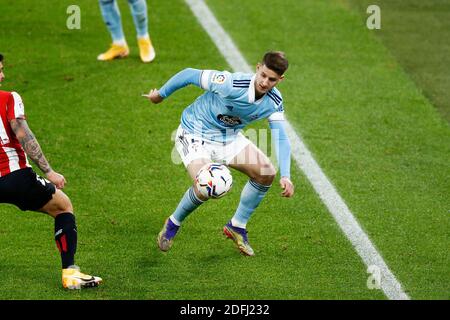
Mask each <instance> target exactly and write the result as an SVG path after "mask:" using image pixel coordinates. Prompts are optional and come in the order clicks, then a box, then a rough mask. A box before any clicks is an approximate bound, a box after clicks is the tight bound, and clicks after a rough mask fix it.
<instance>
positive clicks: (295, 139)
mask: <svg viewBox="0 0 450 320" xmlns="http://www.w3.org/2000/svg"><path fill="white" fill-rule="evenodd" d="M185 1H186V3H187V4H188V5H189V7H190V8H191V10H192V12H193V13H194V15H195V16H196V17H197V19H198V21H199V22H200V24H201V25H202V27H203V28H204V29H205V31H206V32H207V33H208V34H209V36H210V37H211V39H212V40H213V42H214V44H215V45H216V46H217V48H218V49H219V51H220V52H221V53H222V55H223V56H224V57H225V59H226V61H227V62H228V64H229V65H230V67H231V68H232V69H233V70H235V71H242V72H248V73H253V71H252V70H251V68H250V67H249V65H248V64H247V62H246V61H245V59H244V57H243V56H242V54H241V53H240V52H239V49H238V48H237V47H236V45H235V44H234V43H233V41H232V40H231V38H230V36H229V35H228V34H227V33H226V32H225V30H224V29H223V28H222V26H221V25H220V24H219V22H218V21H217V19H216V18H215V16H214V15H213V13H212V12H211V11H210V10H209V8H208V6H207V5H206V4H205V3H204V1H203V0H185ZM286 130H287V133H288V136H289V138H290V140H291V147H292V156H293V157H294V159H295V161H296V163H297V165H298V167H299V168H300V169H301V170H302V171H303V172H304V173H305V175H306V177H307V178H308V180H309V181H310V183H311V184H312V186H313V187H314V190H316V192H317V194H318V195H319V197H320V199H322V201H323V202H324V203H325V205H326V206H327V208H328V210H329V211H330V213H331V214H332V216H333V217H334V219H335V220H336V222H337V223H338V225H339V227H340V228H341V229H342V231H343V232H344V234H345V235H346V236H347V238H348V239H349V240H350V242H351V243H352V245H353V247H354V248H355V250H356V252H357V253H358V254H359V256H360V257H361V258H362V260H363V261H364V263H365V264H366V266H368V267H370V266H373V265H375V266H377V267H378V268H379V270H380V273H381V283H380V286H381V289H382V290H383V292H384V293H385V295H386V296H387V297H388V298H389V299H393V300H409V297H408V295H407V294H406V293H405V292H404V291H403V289H402V286H401V285H400V283H399V282H398V280H397V279H396V278H395V276H394V274H393V273H392V272H391V271H390V270H389V268H388V266H387V265H386V263H385V262H384V260H383V258H382V257H381V255H380V254H379V253H378V251H377V249H376V248H375V246H374V245H373V244H372V242H371V241H370V239H369V237H368V236H367V235H366V234H365V232H364V231H363V230H362V228H361V226H360V225H359V223H358V222H357V221H356V219H355V217H354V216H353V214H352V213H351V212H350V210H349V208H348V207H347V205H346V204H345V202H344V200H343V199H342V198H341V197H340V196H339V194H338V192H337V191H336V189H335V188H334V186H333V185H332V183H331V182H330V181H329V180H328V178H327V177H326V176H325V174H324V173H323V171H322V169H321V168H320V167H319V165H318V164H317V162H316V161H315V160H314V158H313V156H312V155H311V152H310V151H309V150H308V148H307V147H306V146H305V144H304V143H303V141H302V140H301V139H300V137H299V135H298V134H297V133H296V132H295V130H294V128H293V127H292V126H291V124H290V123H289V122H288V121H287V120H286Z"/></svg>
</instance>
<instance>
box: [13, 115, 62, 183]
mask: <svg viewBox="0 0 450 320" xmlns="http://www.w3.org/2000/svg"><path fill="white" fill-rule="evenodd" d="M9 123H10V125H11V129H12V130H13V131H14V134H15V135H16V137H17V139H18V140H19V142H20V144H21V145H22V148H23V149H24V151H25V153H26V154H27V155H28V157H29V158H30V159H31V160H33V162H34V163H35V164H36V165H37V166H38V167H39V169H41V171H42V172H43V173H45V176H46V177H47V179H48V180H50V181H51V182H52V183H53V184H55V185H56V187H57V188H58V189H62V188H64V184H65V182H66V180H65V179H64V177H63V176H62V175H61V174H59V173H57V172H55V171H53V169H52V168H51V167H50V164H49V163H48V161H47V159H46V158H45V155H44V153H43V152H42V149H41V146H40V145H39V142H38V141H37V140H36V137H35V136H34V134H33V132H31V129H30V127H28V123H27V121H26V120H25V119H13V120H11V121H10V122H9Z"/></svg>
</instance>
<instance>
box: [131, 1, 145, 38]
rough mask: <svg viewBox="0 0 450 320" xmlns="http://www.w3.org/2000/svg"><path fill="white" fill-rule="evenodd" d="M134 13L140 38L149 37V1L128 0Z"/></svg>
mask: <svg viewBox="0 0 450 320" xmlns="http://www.w3.org/2000/svg"><path fill="white" fill-rule="evenodd" d="M128 4H129V5H130V9H131V14H132V15H133V21H134V25H135V27H136V33H137V36H138V37H139V38H142V37H148V16H147V2H146V1H145V0H128Z"/></svg>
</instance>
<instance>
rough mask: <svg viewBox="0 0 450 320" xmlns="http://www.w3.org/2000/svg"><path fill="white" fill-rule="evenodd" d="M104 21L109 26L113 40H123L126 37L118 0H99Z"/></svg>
mask: <svg viewBox="0 0 450 320" xmlns="http://www.w3.org/2000/svg"><path fill="white" fill-rule="evenodd" d="M99 3H100V10H101V12H102V16H103V21H105V24H106V26H107V27H108V30H109V33H110V34H111V38H112V40H113V42H116V43H117V42H122V41H124V39H125V36H124V34H123V29H122V21H121V20H120V11H119V7H118V6H117V2H116V0H99Z"/></svg>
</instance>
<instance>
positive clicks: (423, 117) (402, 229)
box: [0, 0, 450, 300]
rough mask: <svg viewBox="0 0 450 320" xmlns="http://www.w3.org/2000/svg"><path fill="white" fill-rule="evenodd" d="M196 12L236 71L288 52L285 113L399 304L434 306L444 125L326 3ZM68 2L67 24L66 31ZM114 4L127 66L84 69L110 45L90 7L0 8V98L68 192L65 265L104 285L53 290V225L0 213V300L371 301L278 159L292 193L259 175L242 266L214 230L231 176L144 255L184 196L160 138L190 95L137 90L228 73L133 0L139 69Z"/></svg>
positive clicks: (390, 60)
mask: <svg viewBox="0 0 450 320" xmlns="http://www.w3.org/2000/svg"><path fill="white" fill-rule="evenodd" d="M206 2H207V4H208V5H209V6H210V7H211V9H212V11H213V12H214V13H215V14H216V16H217V18H218V20H219V21H220V22H221V23H222V25H223V27H224V28H225V30H227V32H229V34H230V36H231V37H232V38H233V39H234V41H235V42H236V44H237V46H238V47H239V49H240V50H241V52H242V53H243V55H244V56H245V58H246V60H247V61H248V62H249V63H250V64H251V65H254V64H256V62H258V60H259V59H260V58H261V56H262V54H263V53H264V52H265V51H266V50H269V49H278V50H283V51H285V52H286V53H287V56H288V58H289V60H290V64H291V66H290V68H289V70H288V72H287V74H286V79H285V81H284V82H283V83H282V84H280V86H279V89H280V90H281V92H282V93H283V98H284V101H285V109H286V115H287V118H288V119H289V120H290V122H291V123H292V124H293V125H294V127H295V128H296V130H297V132H298V133H299V134H300V135H301V136H302V137H303V139H304V141H305V142H306V144H307V145H308V147H309V148H310V150H311V151H312V152H313V154H314V156H315V158H316V160H317V161H318V163H319V164H320V166H321V167H322V169H323V171H324V172H325V173H326V174H327V176H328V177H329V179H330V180H331V181H332V182H333V184H334V185H335V186H336V189H337V190H338V191H339V193H340V194H341V196H342V197H343V199H344V200H345V201H346V203H347V205H348V206H349V208H350V210H352V212H353V213H354V214H355V217H356V218H357V219H358V221H359V222H360V224H361V226H362V227H363V229H364V230H365V231H366V233H367V234H368V236H369V237H370V239H371V240H372V241H373V243H374V244H375V245H376V247H377V249H378V250H379V252H380V253H381V255H382V256H383V258H384V259H385V261H386V263H387V264H388V266H389V267H390V269H391V271H392V272H393V273H394V274H395V275H396V277H397V279H398V280H399V281H400V282H401V283H402V286H403V288H404V290H405V291H406V293H407V294H408V295H409V296H410V297H411V298H412V299H449V292H450V273H449V265H450V256H449V250H448V248H449V245H450V238H449V230H450V220H449V209H450V198H449V194H450V185H449V176H450V167H449V155H450V144H449V141H450V129H449V126H448V122H447V121H446V120H445V116H444V117H443V116H442V114H444V115H445V112H438V111H437V110H436V108H435V107H434V106H433V104H432V102H431V101H430V100H429V98H427V95H425V94H424V93H423V92H422V90H421V89H420V88H419V87H418V84H417V83H418V82H417V81H416V82H415V79H411V78H410V76H409V74H408V69H404V68H403V67H402V66H401V65H400V64H399V62H398V61H397V60H396V58H395V57H394V56H393V55H392V53H391V51H389V49H388V48H387V47H386V46H385V44H384V43H383V42H382V41H380V39H379V37H377V35H376V32H377V31H370V30H368V29H367V28H366V27H365V21H364V19H362V18H361V17H362V16H364V12H363V13H362V15H361V12H358V10H356V9H355V7H353V6H351V5H349V4H348V2H347V1H343V0H340V1H338V0H336V1H315V0H305V1H301V2H300V1H297V0H283V1H262V3H261V1H257V0H246V1H239V0H226V1H225V0H220V1H212V0H209V1H206ZM43 3H45V4H43ZM71 4H77V5H79V6H80V8H81V29H80V30H69V29H67V28H66V19H67V18H68V15H67V14H66V8H67V7H68V6H69V5H71ZM119 6H120V8H121V11H122V20H123V23H124V29H125V33H126V35H127V40H128V44H129V45H130V49H131V55H130V56H129V57H128V58H126V59H123V60H118V61H113V62H110V63H101V62H98V61H96V56H97V55H98V54H99V53H100V52H102V51H103V50H105V49H106V48H107V46H108V45H109V42H110V38H109V35H108V33H107V30H106V28H105V26H104V24H103V21H102V19H101V16H100V11H99V8H98V4H97V1H92V0H76V1H69V0H48V1H45V2H39V1H26V0H14V1H12V0H0V8H1V11H0V19H1V24H2V27H1V29H0V52H1V53H3V54H4V55H5V62H4V64H5V74H6V81H5V82H4V83H3V85H2V87H1V89H2V90H8V91H13V90H14V91H17V92H19V93H20V94H21V95H22V97H23V99H24V103H25V108H26V111H27V115H28V122H29V124H30V126H31V128H32V130H33V131H34V133H35V135H36V136H37V138H38V140H39V142H40V143H41V146H42V147H43V150H44V152H45V154H46V155H47V157H48V158H49V160H50V163H51V164H52V166H53V167H54V168H55V169H56V170H57V171H60V172H61V173H63V174H64V175H65V177H66V179H67V181H68V184H67V187H66V188H65V192H66V193H67V194H68V195H69V197H70V198H71V200H72V202H73V204H74V207H75V213H76V216H77V223H78V231H79V245H78V252H77V256H76V260H77V264H79V265H80V266H81V268H82V270H84V271H86V272H88V273H93V274H96V275H99V276H101V277H103V279H104V284H103V285H102V286H101V287H99V288H96V289H92V290H85V291H80V292H67V291H65V290H63V289H62V288H61V282H60V277H61V274H60V272H61V270H60V258H59V254H58V253H57V249H56V246H55V244H54V241H53V221H52V219H51V218H49V217H47V216H44V215H41V214H38V213H31V212H21V211H19V210H18V209H16V208H15V207H12V206H8V205H4V204H2V205H0V256H1V258H0V299H175V300H178V299H283V300H284V299H286V300H288V299H386V297H385V296H384V294H383V292H382V291H381V290H369V289H368V287H367V279H368V276H369V274H368V273H367V267H366V266H365V265H364V264H363V262H362V260H361V259H360V257H359V256H358V255H357V253H356V251H355V250H354V249H353V247H352V246H351V244H350V242H349V241H348V240H347V239H346V238H345V236H344V234H343V233H342V232H341V230H340V229H339V227H338V226H337V224H336V223H335V221H334V220H333V218H332V217H331V215H330V214H329V212H328V211H327V209H326V207H325V206H324V205H323V203H322V202H321V201H320V199H319V197H318V196H317V194H316V193H315V192H314V190H313V189H312V187H311V185H310V184H309V182H308V181H307V180H306V178H305V176H304V174H303V173H302V172H301V171H300V170H299V169H298V168H297V167H296V166H295V164H294V162H293V167H292V179H293V182H294V183H295V185H296V195H295V197H294V198H292V199H283V198H281V197H280V196H279V193H280V189H279V187H278V182H277V181H276V182H275V183H274V187H273V188H272V189H271V191H270V192H269V194H268V196H267V198H266V199H265V200H264V201H263V203H262V204H261V206H260V207H259V208H258V209H257V212H256V213H255V214H254V216H253V217H252V219H251V221H250V223H249V226H248V228H249V239H250V241H251V244H252V246H253V248H254V249H255V252H256V256H255V257H252V258H247V257H243V256H241V255H240V254H239V253H238V251H237V250H236V248H235V247H234V245H233V244H232V242H231V241H229V240H225V238H224V236H223V235H222V233H221V228H222V226H223V225H224V224H225V223H226V222H227V221H228V220H229V219H230V217H231V216H232V215H233V213H234V210H235V207H236V206H237V204H238V202H239V196H240V190H241V188H242V187H243V185H244V184H245V182H246V177H244V176H243V175H242V174H239V173H237V172H234V181H235V184H234V186H233V190H232V192H231V193H230V194H229V195H227V196H226V197H225V198H223V199H220V200H218V201H209V202H208V203H207V204H205V205H203V206H202V207H201V208H200V209H199V210H198V211H196V212H195V213H194V214H192V215H191V216H190V217H189V218H188V219H187V220H186V222H185V223H184V224H183V226H182V228H181V230H180V233H179V234H178V235H177V238H176V239H175V242H174V246H173V248H172V249H171V251H170V252H168V253H162V252H160V251H159V250H158V249H157V246H156V242H155V239H156V236H157V234H158V232H159V230H160V228H161V227H162V224H163V222H164V220H165V218H166V217H167V216H168V215H170V214H171V212H172V211H173V210H174V208H175V207H176V205H177V204H178V201H179V199H180V198H181V196H182V195H183V193H184V192H185V190H186V189H187V187H188V186H189V184H190V181H189V178H188V176H187V173H186V171H185V169H184V167H183V166H182V165H175V164H173V163H172V161H171V154H172V152H173V142H172V141H171V134H172V132H173V131H174V130H175V129H176V128H177V126H178V124H179V118H180V115H181V112H182V110H183V109H184V107H185V106H186V105H187V104H189V103H190V102H191V101H193V100H194V99H195V98H196V97H197V96H198V95H199V94H200V93H201V90H199V89H197V88H194V87H190V88H185V89H183V90H180V91H178V92H177V93H175V94H174V95H173V96H171V97H170V99H168V100H167V101H165V102H164V103H163V104H161V105H157V106H155V105H150V104H149V103H148V102H147V101H146V100H145V99H143V98H142V97H141V96H140V95H141V93H144V92H147V91H148V90H149V89H150V88H154V87H159V86H161V85H162V84H163V83H164V81H166V80H167V79H168V78H169V77H170V76H171V75H173V74H174V73H176V72H178V71H179V70H181V69H183V68H185V67H193V68H200V69H218V70H224V69H229V66H228V65H227V64H226V62H225V60H224V58H223V56H222V55H221V53H220V52H219V51H218V49H217V48H216V47H215V46H214V44H213V43H212V41H211V40H210V38H209V37H208V35H207V34H206V33H205V32H204V30H203V29H202V28H201V26H200V25H199V24H198V22H197V20H196V19H195V17H194V16H193V15H192V13H191V11H190V10H189V8H188V7H187V5H186V4H185V3H184V1H182V0H171V1H163V0H159V1H156V0H155V1H149V19H150V34H151V37H152V40H153V42H154V45H155V48H156V53H157V57H156V60H155V61H154V62H153V63H151V64H147V65H144V64H142V63H141V62H140V60H139V57H138V50H137V44H136V41H135V31H134V27H133V23H132V18H131V15H130V14H129V8H128V7H127V4H126V1H119ZM236 8H239V10H237V9H236ZM19 13H20V14H19ZM447 68H448V67H447ZM413 80H414V81H413ZM430 83H431V85H430V86H433V82H430ZM419 84H420V83H419ZM427 90H428V89H427ZM430 90H431V89H430ZM436 90H437V91H436V92H439V90H441V89H439V88H438V89H436ZM433 92H434V91H433ZM444 98H445V97H444ZM442 105H444V107H445V104H442ZM440 110H442V109H440ZM267 127H268V126H267V124H266V123H263V122H261V123H257V124H255V125H254V126H252V128H255V129H263V128H267ZM277 180H278V179H277Z"/></svg>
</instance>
